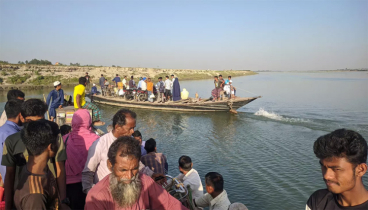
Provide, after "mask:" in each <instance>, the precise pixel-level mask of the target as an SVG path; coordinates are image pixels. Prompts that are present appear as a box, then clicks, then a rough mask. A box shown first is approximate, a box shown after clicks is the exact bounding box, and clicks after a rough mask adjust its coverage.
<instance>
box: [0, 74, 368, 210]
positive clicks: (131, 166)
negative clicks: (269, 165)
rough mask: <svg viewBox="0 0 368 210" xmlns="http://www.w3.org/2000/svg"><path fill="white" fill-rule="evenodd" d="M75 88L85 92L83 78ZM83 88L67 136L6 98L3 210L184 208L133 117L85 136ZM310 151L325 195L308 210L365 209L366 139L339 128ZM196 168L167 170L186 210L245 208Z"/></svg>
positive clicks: (185, 160) (12, 96) (88, 121)
mask: <svg viewBox="0 0 368 210" xmlns="http://www.w3.org/2000/svg"><path fill="white" fill-rule="evenodd" d="M59 85H60V84H59V83H55V92H53V93H50V96H49V97H50V98H55V99H56V100H55V101H56V102H55V103H56V105H55V106H52V107H58V106H57V105H59V104H58V103H59V102H58V100H57V98H58V97H60V94H61V93H60V90H61V88H60V87H58V86H59ZM80 85H82V86H84V87H85V85H86V79H85V77H83V79H80ZM83 89H84V88H83V87H76V88H75V93H74V98H75V99H76V100H74V103H75V107H76V108H78V110H77V111H76V112H75V113H74V115H73V118H72V127H71V129H70V128H68V127H67V126H61V127H60V128H59V126H58V125H57V124H56V123H54V122H53V121H51V120H46V119H44V118H45V113H46V112H47V110H48V106H47V104H46V103H45V102H44V101H41V100H39V99H28V100H25V94H24V93H23V92H21V91H19V90H10V91H9V92H8V95H7V99H8V101H7V103H6V105H5V111H4V112H5V113H3V114H2V118H1V120H2V121H1V122H0V123H1V124H0V125H1V127H0V142H1V146H2V148H1V150H0V151H2V155H1V167H0V175H1V176H0V178H1V179H4V180H5V181H4V189H5V209H88V210H90V209H96V210H97V209H98V210H101V209H139V210H140V209H168V210H180V209H187V207H186V206H184V205H183V204H182V203H181V202H180V201H179V200H177V199H176V198H174V197H173V196H171V195H170V194H169V193H168V192H167V191H166V190H165V189H164V188H163V187H162V185H165V184H167V183H166V182H169V181H170V180H166V179H165V174H166V173H167V171H168V168H169V165H168V163H167V156H166V155H164V154H162V153H159V152H158V149H159V148H157V146H156V140H155V139H153V138H149V139H148V140H147V141H143V138H142V134H141V132H139V131H137V130H135V127H136V121H137V114H136V113H135V112H133V111H131V110H128V109H121V110H119V111H118V112H117V113H116V114H115V115H114V116H113V119H112V126H111V131H109V132H108V133H106V134H104V135H102V136H98V135H96V134H95V132H93V130H92V129H91V125H92V124H93V119H94V117H93V116H92V117H91V116H90V113H89V111H87V109H86V108H88V107H86V106H85V102H84V99H83V94H84V93H83V92H82V90H83ZM57 92H59V93H57ZM49 116H51V114H49ZM95 117H98V114H97V116H95ZM4 119H5V122H3V121H4ZM61 132H62V134H61ZM313 149H314V153H315V155H316V157H317V158H318V159H319V163H320V165H321V170H322V175H323V179H324V181H325V183H326V186H327V189H322V190H318V191H316V192H315V193H313V194H312V195H311V196H310V198H309V200H308V201H307V205H306V209H307V210H309V209H311V210H317V209H326V210H329V209H354V210H356V209H368V191H367V189H365V187H364V185H363V182H362V177H363V175H364V174H365V173H366V171H367V142H366V140H365V139H364V138H363V137H362V136H361V135H360V134H359V133H357V132H355V131H351V130H345V129H339V130H336V131H333V132H331V133H329V134H327V135H324V136H321V137H319V138H318V139H317V140H316V141H315V143H314V147H313ZM169 155H170V154H169ZM194 166H195V163H194V162H193V161H192V158H191V157H190V156H188V155H182V156H181V157H180V158H179V159H178V164H177V165H176V166H170V167H174V168H176V167H177V168H178V169H179V171H180V174H179V175H178V176H176V179H177V180H180V181H181V182H182V183H183V184H184V186H186V187H188V188H190V189H191V190H192V194H191V195H192V196H191V197H190V198H189V199H191V200H190V203H191V204H192V206H189V207H190V208H191V209H197V210H198V209H201V208H204V207H209V209H210V210H228V209H230V210H235V209H237V210H244V209H247V207H245V205H244V204H241V203H231V202H230V200H229V199H228V195H227V192H226V190H225V188H224V177H223V176H222V175H221V174H219V173H217V172H208V173H206V174H205V176H204V180H205V186H204V187H203V185H202V182H201V178H200V177H201V172H198V171H197V170H195V168H194ZM244 170H245V169H244ZM229 187H231V186H229ZM203 188H205V189H206V193H204V191H203ZM3 204H4V202H3Z"/></svg>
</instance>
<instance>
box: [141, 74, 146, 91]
mask: <svg viewBox="0 0 368 210" xmlns="http://www.w3.org/2000/svg"><path fill="white" fill-rule="evenodd" d="M146 80H147V78H145V77H143V80H142V81H143V82H142V83H141V89H142V90H147V83H146V82H147V81H146Z"/></svg>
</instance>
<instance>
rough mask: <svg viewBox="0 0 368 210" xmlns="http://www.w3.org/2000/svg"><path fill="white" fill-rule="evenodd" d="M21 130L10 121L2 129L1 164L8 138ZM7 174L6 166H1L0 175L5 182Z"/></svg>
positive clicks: (0, 137) (0, 134) (0, 128)
mask: <svg viewBox="0 0 368 210" xmlns="http://www.w3.org/2000/svg"><path fill="white" fill-rule="evenodd" d="M20 130H21V127H19V126H18V125H17V124H15V123H14V122H12V121H9V120H7V121H6V122H5V124H4V125H3V126H1V127H0V143H1V148H0V163H1V160H2V157H3V149H4V143H5V140H6V138H8V136H10V135H12V134H14V133H17V132H19V131H20ZM5 173H6V166H3V165H0V174H1V176H2V178H3V180H4V179H5Z"/></svg>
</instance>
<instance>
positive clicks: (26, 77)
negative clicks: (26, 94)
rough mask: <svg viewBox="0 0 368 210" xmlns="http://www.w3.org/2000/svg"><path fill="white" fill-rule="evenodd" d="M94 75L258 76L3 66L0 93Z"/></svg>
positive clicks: (235, 72) (70, 82) (243, 72)
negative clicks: (0, 91) (1, 91)
mask: <svg viewBox="0 0 368 210" xmlns="http://www.w3.org/2000/svg"><path fill="white" fill-rule="evenodd" d="M86 72H88V74H89V75H90V76H91V79H92V82H93V83H98V79H99V78H100V76H101V74H103V75H104V76H105V78H106V79H108V80H109V81H110V80H112V78H114V77H115V75H116V74H119V76H120V77H123V76H128V77H129V78H130V76H131V75H133V76H134V77H135V79H136V80H137V79H138V78H139V77H151V78H153V81H156V80H157V78H158V77H160V76H161V77H165V76H166V75H171V74H174V75H175V76H176V77H178V78H179V80H180V81H183V80H201V79H212V78H213V76H217V75H219V74H222V75H223V76H224V77H227V76H228V75H231V76H232V77H238V76H248V75H255V74H257V73H255V72H253V71H250V70H223V71H219V70H193V69H160V68H142V67H91V66H83V67H79V66H57V65H23V64H2V65H0V83H1V86H0V90H9V89H32V90H33V89H43V88H45V87H47V88H49V87H52V83H53V82H54V81H56V80H58V81H61V83H62V84H63V85H64V86H68V85H75V84H77V83H78V78H79V77H81V76H85V73H86Z"/></svg>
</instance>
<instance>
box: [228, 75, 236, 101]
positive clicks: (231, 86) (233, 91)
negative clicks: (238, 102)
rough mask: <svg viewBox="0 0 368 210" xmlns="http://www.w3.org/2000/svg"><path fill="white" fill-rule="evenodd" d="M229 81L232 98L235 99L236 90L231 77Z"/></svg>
mask: <svg viewBox="0 0 368 210" xmlns="http://www.w3.org/2000/svg"><path fill="white" fill-rule="evenodd" d="M228 80H229V84H230V90H231V98H235V95H236V88H235V87H234V85H233V81H232V80H231V76H228Z"/></svg>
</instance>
